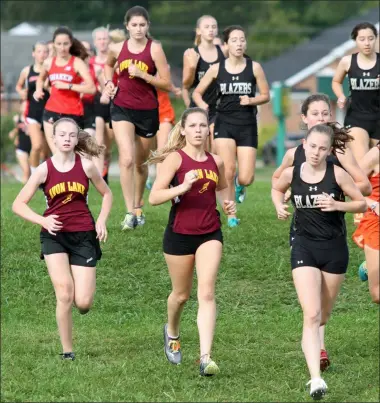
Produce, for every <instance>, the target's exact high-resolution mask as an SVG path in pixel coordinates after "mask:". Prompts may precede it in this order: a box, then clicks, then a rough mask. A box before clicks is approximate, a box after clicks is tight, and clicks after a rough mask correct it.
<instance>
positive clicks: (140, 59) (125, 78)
mask: <svg viewBox="0 0 380 403" xmlns="http://www.w3.org/2000/svg"><path fill="white" fill-rule="evenodd" d="M151 47H152V40H151V39H148V41H147V43H146V46H145V48H144V50H143V51H142V52H140V53H138V54H136V53H132V52H131V51H130V50H129V48H128V40H126V41H125V42H124V44H123V47H122V49H121V52H120V54H119V57H118V59H117V61H118V66H119V81H118V90H117V93H116V95H115V97H114V99H113V102H112V104H111V119H112V120H113V121H115V122H119V121H127V122H131V123H132V124H133V125H134V126H135V131H136V134H137V135H139V136H141V137H148V138H150V137H153V136H155V135H156V133H157V130H158V127H159V117H158V100H157V92H156V89H155V87H154V86H153V85H151V84H148V83H147V82H146V81H145V80H143V79H141V78H138V77H132V76H130V75H129V73H128V67H129V66H130V65H131V64H134V65H135V66H136V67H137V68H138V69H140V70H141V71H143V72H145V73H148V74H150V75H153V76H154V75H155V74H156V71H157V70H156V65H155V63H154V61H153V59H152V55H151Z"/></svg>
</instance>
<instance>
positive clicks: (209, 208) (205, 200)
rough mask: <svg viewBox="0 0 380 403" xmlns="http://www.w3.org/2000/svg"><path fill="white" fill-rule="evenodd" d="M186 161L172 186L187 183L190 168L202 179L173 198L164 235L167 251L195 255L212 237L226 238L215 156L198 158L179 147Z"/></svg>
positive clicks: (221, 240) (220, 239) (208, 155)
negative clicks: (224, 235) (195, 158)
mask: <svg viewBox="0 0 380 403" xmlns="http://www.w3.org/2000/svg"><path fill="white" fill-rule="evenodd" d="M178 153H179V154H180V155H181V158H182V162H181V165H180V167H179V168H178V170H177V172H176V174H175V176H174V178H173V181H172V183H171V186H173V187H174V186H178V185H180V184H181V183H183V181H184V178H185V175H186V173H187V172H189V171H192V170H196V171H197V172H198V180H197V181H196V182H195V183H193V186H192V187H191V189H190V190H189V191H188V192H187V193H185V194H183V195H182V196H178V197H176V198H175V199H174V200H172V208H171V210H170V216H169V223H168V226H167V228H166V231H165V235H164V252H165V253H167V254H169V255H192V254H195V252H196V250H197V249H198V247H199V246H200V245H202V244H203V243H205V242H208V241H211V240H218V241H220V242H223V236H222V232H221V230H220V227H221V222H220V216H219V212H218V210H217V204H216V195H215V192H216V188H217V186H218V181H219V170H218V166H217V165H216V163H215V160H214V158H213V156H212V155H211V154H209V153H207V152H206V156H207V159H206V160H205V161H202V162H200V161H195V160H193V159H192V158H191V157H189V156H188V155H187V154H186V153H185V152H184V151H182V150H179V151H178Z"/></svg>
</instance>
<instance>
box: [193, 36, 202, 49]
mask: <svg viewBox="0 0 380 403" xmlns="http://www.w3.org/2000/svg"><path fill="white" fill-rule="evenodd" d="M201 41H202V38H201V36H200V35H199V34H197V33H196V34H195V39H194V45H195V46H199V45H200V44H201Z"/></svg>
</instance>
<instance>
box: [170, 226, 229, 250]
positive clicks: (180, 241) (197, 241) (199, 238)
mask: <svg viewBox="0 0 380 403" xmlns="http://www.w3.org/2000/svg"><path fill="white" fill-rule="evenodd" d="M214 240H215V241H219V242H221V243H222V244H223V234H222V231H221V230H220V229H218V230H216V231H214V232H210V233H208V234H202V235H187V234H178V233H176V232H173V230H172V228H171V227H170V226H167V227H166V230H165V234H164V242H163V249H164V253H166V254H168V255H177V256H182V255H195V253H196V251H197V249H198V248H199V247H200V246H201V245H202V244H204V243H205V242H208V241H214Z"/></svg>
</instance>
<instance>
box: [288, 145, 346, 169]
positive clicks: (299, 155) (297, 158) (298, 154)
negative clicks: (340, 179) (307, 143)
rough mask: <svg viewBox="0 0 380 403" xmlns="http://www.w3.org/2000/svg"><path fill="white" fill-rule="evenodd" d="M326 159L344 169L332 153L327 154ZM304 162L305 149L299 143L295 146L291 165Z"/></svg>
mask: <svg viewBox="0 0 380 403" xmlns="http://www.w3.org/2000/svg"><path fill="white" fill-rule="evenodd" d="M326 161H327V162H332V163H333V164H334V165H337V166H338V167H341V168H342V169H344V168H343V166H342V164H341V163H340V161H339V160H338V158H337V157H336V156H335V155H334V154H330V155H328V156H327V159H326ZM304 162H306V154H305V149H304V148H303V145H302V144H300V145H299V146H297V148H296V151H295V153H294V160H293V166H296V165H301V164H303V163H304Z"/></svg>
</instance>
